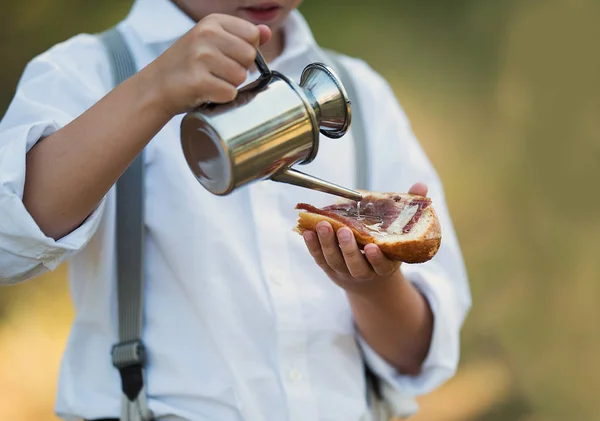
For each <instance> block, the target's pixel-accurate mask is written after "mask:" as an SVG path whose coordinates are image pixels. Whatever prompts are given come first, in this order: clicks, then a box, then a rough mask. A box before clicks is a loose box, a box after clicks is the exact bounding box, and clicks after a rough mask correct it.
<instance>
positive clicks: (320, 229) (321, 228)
mask: <svg viewBox="0 0 600 421" xmlns="http://www.w3.org/2000/svg"><path fill="white" fill-rule="evenodd" d="M317 231H318V232H319V234H321V235H325V234H327V233H328V232H329V228H327V227H326V226H323V225H320V226H318V227H317Z"/></svg>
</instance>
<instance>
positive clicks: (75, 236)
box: [0, 35, 110, 284]
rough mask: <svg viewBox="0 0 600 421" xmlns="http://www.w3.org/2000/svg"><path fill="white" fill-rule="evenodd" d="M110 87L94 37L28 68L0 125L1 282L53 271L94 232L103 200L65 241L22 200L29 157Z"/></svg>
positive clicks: (66, 44)
mask: <svg viewBox="0 0 600 421" xmlns="http://www.w3.org/2000/svg"><path fill="white" fill-rule="evenodd" d="M109 86H110V73H109V68H108V63H107V60H106V55H105V53H104V51H103V49H102V45H101V44H100V43H99V42H98V41H97V39H96V38H95V37H93V36H90V35H78V36H76V37H73V38H71V39H70V40H67V41H65V42H63V43H61V44H58V45H56V46H55V47H53V48H51V49H50V50H48V51H46V52H45V53H43V54H41V55H39V56H37V57H35V58H34V59H33V60H32V61H30V62H29V63H28V64H27V66H26V68H25V70H24V72H23V75H22V76H21V79H20V80H19V83H18V84H17V88H16V92H15V95H14V97H13V99H12V101H11V103H10V105H9V107H8V110H7V111H6V113H5V115H4V117H3V118H2V121H0V284H10V283H15V282H19V281H24V280H27V279H30V278H32V277H34V276H37V275H39V274H41V273H43V272H45V271H47V270H54V269H55V268H56V267H57V266H58V265H60V264H61V263H62V262H64V261H65V260H67V259H68V258H69V257H70V256H72V255H73V254H74V253H76V252H77V251H78V250H79V249H81V248H82V247H83V246H84V245H85V244H86V243H87V242H88V241H89V239H90V238H91V236H92V235H93V234H94V232H95V230H96V228H97V226H98V223H99V221H100V218H101V216H102V214H103V209H104V201H102V203H100V205H99V206H98V207H97V208H96V210H95V211H94V212H93V213H92V214H91V215H90V216H89V217H88V218H87V219H86V221H84V223H83V224H81V225H80V226H79V227H78V228H77V229H75V230H73V231H72V232H71V233H69V234H67V235H66V236H64V237H63V238H60V239H58V240H54V239H52V238H50V237H48V236H46V235H44V233H43V232H42V231H41V230H40V228H39V227H38V225H37V224H36V222H35V221H34V219H33V218H32V217H31V215H30V214H29V213H28V212H27V210H26V208H25V207H24V205H23V201H22V198H23V189H24V185H25V174H26V154H27V152H28V151H29V150H30V149H31V148H32V147H33V146H34V145H35V144H36V143H37V142H38V141H39V140H40V139H43V138H44V137H46V136H49V135H51V134H52V133H54V132H56V131H57V130H59V129H60V128H61V127H63V126H64V125H66V124H68V123H69V122H70V121H72V120H73V119H75V118H76V117H77V116H79V115H80V114H81V113H83V112H84V111H85V110H86V109H87V108H89V107H90V106H91V105H93V104H94V103H95V102H96V101H98V100H99V99H100V98H101V97H102V96H103V95H105V94H106V92H107V91H108V88H109Z"/></svg>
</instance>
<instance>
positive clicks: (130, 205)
mask: <svg viewBox="0 0 600 421" xmlns="http://www.w3.org/2000/svg"><path fill="white" fill-rule="evenodd" d="M100 40H101V41H102V43H103V44H104V46H105V48H106V50H107V52H108V55H109V58H110V63H111V69H112V77H113V84H114V85H115V86H116V85H118V84H120V83H121V82H123V81H124V80H126V79H128V78H129V77H131V76H132V75H133V74H135V72H136V71H137V67H136V65H135V62H134V59H133V56H132V54H131V51H130V50H129V48H128V46H127V44H126V42H125V40H124V39H123V36H122V35H121V33H120V32H119V31H118V30H117V29H116V28H112V29H109V30H108V31H106V32H103V33H102V34H100ZM327 55H328V57H329V58H330V60H331V61H332V66H333V67H334V69H335V70H336V72H337V73H338V75H339V77H340V78H341V80H342V82H343V84H344V86H345V87H346V90H347V92H348V95H349V97H350V100H351V101H352V104H353V107H354V113H353V116H354V118H353V121H352V125H351V131H352V132H353V138H354V140H355V147H356V164H357V165H356V167H357V168H356V171H357V174H356V178H357V180H356V183H357V187H356V188H361V189H366V188H367V181H368V179H367V178H368V177H367V176H368V171H367V162H368V160H367V148H366V145H365V130H364V125H363V118H362V115H361V113H360V110H359V108H358V103H359V102H358V101H357V99H356V90H355V89H354V83H353V81H352V77H350V75H349V74H348V72H347V71H346V68H345V66H343V65H342V64H341V63H340V62H339V57H338V55H337V53H334V52H331V51H328V52H327ZM143 179H144V165H143V153H142V154H140V155H139V156H138V157H137V158H136V159H135V161H134V162H133V163H132V164H131V165H130V166H129V168H128V169H127V170H126V171H125V173H124V174H123V175H122V176H121V178H120V179H119V181H118V182H117V186H116V189H117V217H116V219H117V221H116V230H117V232H116V250H117V255H116V257H117V300H118V323H119V343H117V344H116V345H115V346H114V347H113V351H112V360H113V365H114V366H115V367H116V368H117V369H118V370H119V373H120V375H121V386H122V390H123V398H122V411H121V421H150V420H152V414H151V412H150V410H149V408H148V405H147V402H146V393H145V392H146V390H145V373H144V364H145V351H144V345H143V342H142V323H143V304H144V303H143V296H144V208H143V204H144V192H143V186H144V183H143Z"/></svg>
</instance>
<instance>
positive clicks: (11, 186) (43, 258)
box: [0, 121, 106, 283]
mask: <svg viewBox="0 0 600 421" xmlns="http://www.w3.org/2000/svg"><path fill="white" fill-rule="evenodd" d="M57 128H58V124H57V123H55V122H51V121H49V122H40V123H37V124H34V125H31V126H27V127H19V128H15V129H12V130H10V131H9V132H5V133H3V134H2V136H3V139H2V140H6V143H4V145H3V147H1V148H0V209H1V216H2V217H0V264H1V267H0V274H2V279H3V281H4V282H8V283H11V282H13V281H14V282H16V281H18V280H22V279H21V277H22V275H23V274H26V273H39V269H43V268H38V269H37V270H36V266H40V265H41V266H43V267H45V268H46V269H49V270H54V269H56V268H57V267H58V266H59V265H60V264H61V263H62V262H63V261H65V260H66V259H68V258H69V257H71V256H72V255H73V254H74V253H76V252H77V251H78V250H80V249H81V248H82V247H84V246H85V245H86V244H87V242H88V241H89V240H90V238H91V237H92V236H93V234H94V232H95V231H96V229H97V227H98V224H99V223H100V220H101V217H102V214H103V209H104V206H105V200H106V199H103V200H102V201H101V203H100V204H99V206H97V207H96V209H95V210H94V212H92V213H91V214H90V215H89V216H88V218H86V220H85V221H84V222H83V223H82V224H81V225H80V226H79V227H78V228H76V229H75V230H73V231H71V232H70V233H69V234H67V235H65V236H64V237H62V238H60V239H58V240H54V239H53V238H51V237H48V236H46V235H45V234H44V233H43V232H42V230H41V229H40V228H39V226H38V225H37V223H36V222H35V220H34V219H33V218H32V216H31V215H30V214H29V212H28V211H27V209H26V208H25V206H24V204H23V200H22V197H23V188H24V185H25V174H26V168H25V164H26V160H25V158H26V154H27V151H28V150H29V149H30V148H31V146H32V145H33V144H34V143H35V141H36V140H37V139H40V138H42V137H44V136H48V135H50V134H51V133H53V132H54V131H56V130H57ZM2 143H3V142H2Z"/></svg>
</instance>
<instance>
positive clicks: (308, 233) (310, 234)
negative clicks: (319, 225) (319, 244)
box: [302, 231, 315, 241]
mask: <svg viewBox="0 0 600 421" xmlns="http://www.w3.org/2000/svg"><path fill="white" fill-rule="evenodd" d="M302 236H303V237H304V240H305V241H312V240H313V239H314V238H315V235H314V233H313V232H312V231H305V232H304V234H302Z"/></svg>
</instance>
